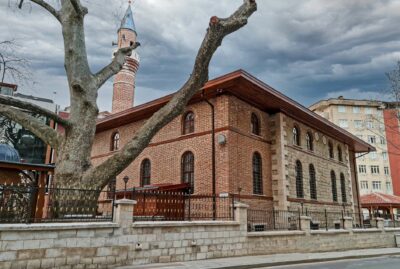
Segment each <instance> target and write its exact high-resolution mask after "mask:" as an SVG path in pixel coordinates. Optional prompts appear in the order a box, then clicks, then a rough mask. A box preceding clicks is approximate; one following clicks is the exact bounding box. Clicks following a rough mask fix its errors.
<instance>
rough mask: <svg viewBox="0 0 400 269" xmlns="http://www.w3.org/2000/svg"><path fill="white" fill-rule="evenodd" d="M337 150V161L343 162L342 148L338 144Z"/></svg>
mask: <svg viewBox="0 0 400 269" xmlns="http://www.w3.org/2000/svg"><path fill="white" fill-rule="evenodd" d="M337 152H338V160H339V162H343V154H342V148H341V147H340V146H337Z"/></svg>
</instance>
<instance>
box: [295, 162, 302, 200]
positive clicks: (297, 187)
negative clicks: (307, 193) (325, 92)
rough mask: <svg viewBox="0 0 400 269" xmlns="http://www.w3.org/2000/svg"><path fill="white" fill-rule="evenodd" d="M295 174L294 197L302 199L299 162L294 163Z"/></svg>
mask: <svg viewBox="0 0 400 269" xmlns="http://www.w3.org/2000/svg"><path fill="white" fill-rule="evenodd" d="M295 173H296V196H297V198H304V189H303V166H302V165H301V162H300V161H299V160H297V161H296V167H295Z"/></svg>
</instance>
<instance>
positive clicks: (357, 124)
mask: <svg viewBox="0 0 400 269" xmlns="http://www.w3.org/2000/svg"><path fill="white" fill-rule="evenodd" d="M354 127H355V128H357V129H361V128H362V127H363V121H362V120H354Z"/></svg>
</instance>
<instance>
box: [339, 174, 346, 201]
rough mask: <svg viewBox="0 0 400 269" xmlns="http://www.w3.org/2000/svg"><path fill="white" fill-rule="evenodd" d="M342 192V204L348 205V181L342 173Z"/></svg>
mask: <svg viewBox="0 0 400 269" xmlns="http://www.w3.org/2000/svg"><path fill="white" fill-rule="evenodd" d="M340 191H341V193H342V203H347V194H346V179H345V177H344V174H343V173H340Z"/></svg>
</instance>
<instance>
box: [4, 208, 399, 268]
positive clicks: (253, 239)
mask: <svg viewBox="0 0 400 269" xmlns="http://www.w3.org/2000/svg"><path fill="white" fill-rule="evenodd" d="M132 210H133V207H132V204H129V203H126V204H123V203H121V204H119V205H118V207H117V209H116V214H115V216H116V219H115V223H66V224H31V225H25V224H19V225H15V224H11V225H0V268H30V269H31V268H32V269H34V268H62V269H72V268H114V267H115V266H121V265H132V264H135V265H137V264H146V263H158V262H160V263H163V262H179V261H189V260H202V259H210V258H221V257H233V256H242V255H260V254H274V253H283V252H284V253H290V252H318V251H336V250H347V249H358V248H378V247H394V246H395V239H394V234H395V233H399V231H400V229H393V228H392V229H385V228H383V227H382V223H383V222H382V221H380V225H378V227H379V228H375V229H368V230H354V229H351V228H349V229H348V230H329V231H310V230H309V225H308V227H307V225H304V227H303V222H302V227H303V228H304V231H274V232H254V233H248V232H247V208H246V207H245V206H242V207H237V208H236V209H235V219H236V221H225V222H212V221H193V222H136V223H132ZM302 221H307V219H306V218H304V219H302ZM346 227H348V226H346Z"/></svg>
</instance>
